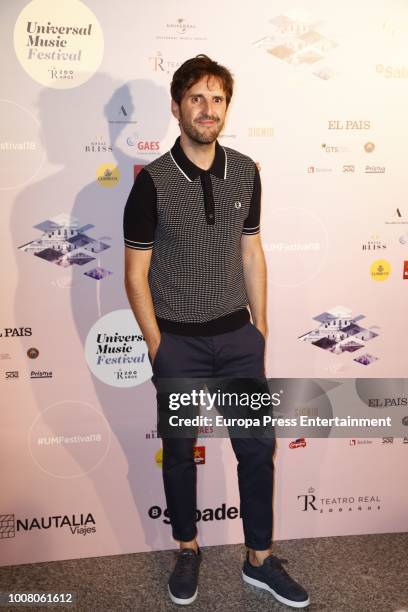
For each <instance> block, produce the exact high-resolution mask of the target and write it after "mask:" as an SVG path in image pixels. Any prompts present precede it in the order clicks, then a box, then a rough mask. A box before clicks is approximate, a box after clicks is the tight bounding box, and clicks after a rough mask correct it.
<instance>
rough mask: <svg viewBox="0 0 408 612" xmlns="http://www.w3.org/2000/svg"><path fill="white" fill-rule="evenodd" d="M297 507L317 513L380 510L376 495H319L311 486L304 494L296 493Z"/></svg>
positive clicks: (378, 498)
mask: <svg viewBox="0 0 408 612" xmlns="http://www.w3.org/2000/svg"><path fill="white" fill-rule="evenodd" d="M297 500H298V508H299V510H301V511H302V512H318V513H319V514H330V513H336V514H337V516H338V515H339V514H340V513H343V512H344V513H346V512H347V513H348V512H365V511H371V512H373V511H375V510H381V499H380V497H379V496H378V495H348V496H347V495H344V493H342V496H341V497H333V496H326V497H324V496H319V495H318V494H317V492H316V490H315V489H314V488H313V487H309V489H308V491H307V493H306V494H303V495H298V496H297Z"/></svg>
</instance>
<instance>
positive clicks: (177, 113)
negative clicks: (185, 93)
mask: <svg viewBox="0 0 408 612" xmlns="http://www.w3.org/2000/svg"><path fill="white" fill-rule="evenodd" d="M171 112H172V115H173V116H174V117H175V118H176V119H180V107H179V105H178V104H177V102H175V100H172V101H171Z"/></svg>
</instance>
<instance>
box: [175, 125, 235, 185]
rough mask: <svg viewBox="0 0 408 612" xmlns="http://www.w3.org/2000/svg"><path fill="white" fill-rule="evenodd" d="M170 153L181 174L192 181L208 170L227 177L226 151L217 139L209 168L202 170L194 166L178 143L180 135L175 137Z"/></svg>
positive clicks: (214, 174) (218, 175)
mask: <svg viewBox="0 0 408 612" xmlns="http://www.w3.org/2000/svg"><path fill="white" fill-rule="evenodd" d="M170 155H171V157H172V159H173V161H174V163H175V164H176V166H177V167H178V169H179V170H180V172H181V173H182V174H184V176H185V177H186V178H187V179H188V180H189V181H194V179H196V178H198V177H199V176H200V174H202V173H203V172H209V173H210V174H212V175H213V176H216V177H217V178H219V179H223V180H224V179H226V178H227V153H226V151H225V149H224V147H221V145H219V144H218V140H216V141H215V157H214V161H213V163H212V166H211V168H209V169H208V170H203V169H202V168H199V167H198V166H196V165H195V164H194V163H193V162H192V161H191V160H190V159H188V157H187V155H186V154H185V153H184V151H183V149H182V148H181V144H180V136H179V137H178V138H177V140H176V142H175V143H174V146H173V147H172V149H171V151H170Z"/></svg>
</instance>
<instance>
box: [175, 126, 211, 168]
mask: <svg viewBox="0 0 408 612" xmlns="http://www.w3.org/2000/svg"><path fill="white" fill-rule="evenodd" d="M180 145H181V148H182V149H183V151H184V153H185V154H186V155H187V157H188V159H189V160H190V161H192V162H193V164H195V165H196V166H198V167H199V168H201V169H202V170H208V169H209V168H211V166H212V164H213V161H214V157H215V141H214V142H211V143H210V144H199V143H197V142H194V141H193V140H191V139H190V138H188V136H186V135H185V134H183V133H181V134H180Z"/></svg>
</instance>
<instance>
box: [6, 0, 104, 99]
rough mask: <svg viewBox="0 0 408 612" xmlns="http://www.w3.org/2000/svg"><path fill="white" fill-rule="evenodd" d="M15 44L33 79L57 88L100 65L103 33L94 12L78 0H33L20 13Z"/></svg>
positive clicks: (70, 84)
mask: <svg viewBox="0 0 408 612" xmlns="http://www.w3.org/2000/svg"><path fill="white" fill-rule="evenodd" d="M14 48H15V51H16V55H17V57H18V59H19V61H20V63H21V65H22V66H23V68H24V70H25V71H26V72H27V73H28V74H29V75H30V76H31V78H33V79H34V80H35V81H37V82H39V83H41V84H42V85H46V86H49V87H55V88H57V89H64V88H71V87H76V86H77V85H80V84H82V83H84V82H85V81H87V80H88V79H89V78H90V77H91V76H92V75H93V74H94V73H95V72H96V70H97V69H98V68H99V66H100V64H101V61H102V57H103V48H104V41H103V33H102V29H101V27H100V24H99V22H98V20H97V19H96V17H95V15H94V14H93V12H92V11H91V10H90V9H89V8H88V7H87V6H86V5H85V4H84V3H83V2H80V1H79V0H70V2H53V3H51V2H49V0H33V1H32V2H29V3H28V4H27V5H26V6H25V7H24V8H23V10H22V11H21V13H20V14H19V16H18V18H17V21H16V24H15V28H14Z"/></svg>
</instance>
